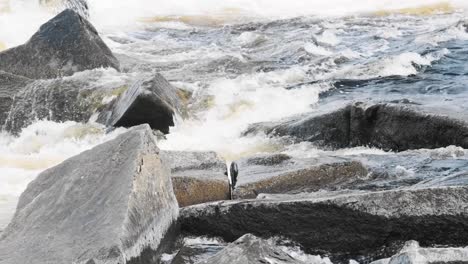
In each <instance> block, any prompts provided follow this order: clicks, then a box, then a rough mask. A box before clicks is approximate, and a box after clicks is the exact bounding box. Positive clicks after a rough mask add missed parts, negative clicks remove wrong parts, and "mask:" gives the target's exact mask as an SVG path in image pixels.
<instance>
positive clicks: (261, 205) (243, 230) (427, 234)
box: [180, 187, 468, 263]
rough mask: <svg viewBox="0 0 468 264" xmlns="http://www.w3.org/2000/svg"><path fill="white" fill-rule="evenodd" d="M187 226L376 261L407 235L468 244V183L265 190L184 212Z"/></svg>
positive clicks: (336, 257) (426, 242) (338, 258)
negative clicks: (310, 190) (384, 188)
mask: <svg viewBox="0 0 468 264" xmlns="http://www.w3.org/2000/svg"><path fill="white" fill-rule="evenodd" d="M180 220H181V225H182V230H183V231H185V232H186V233H188V234H196V235H211V236H219V237H222V238H224V239H226V240H227V241H235V240H236V239H238V238H239V237H241V236H243V235H245V234H248V233H252V234H254V235H257V236H261V237H264V238H265V237H275V236H280V237H284V238H287V239H291V240H292V241H295V242H297V243H299V244H300V245H301V246H302V248H303V249H304V250H305V251H306V252H308V253H311V254H317V255H321V256H330V257H331V259H332V261H335V262H336V263H347V262H348V260H349V259H355V260H357V261H360V262H369V261H372V260H376V259H381V258H388V257H390V256H392V255H394V254H395V253H397V252H398V250H399V249H400V248H401V245H403V244H404V243H405V242H406V241H408V240H417V241H419V242H420V243H421V246H424V247H428V246H433V245H453V246H465V245H466V244H467V243H468V239H467V238H468V231H467V230H468V221H467V220H468V191H467V187H442V188H425V189H403V190H391V191H379V192H360V191H340V192H317V193H310V194H297V195H268V194H265V195H259V199H255V200H239V201H224V202H214V203H209V204H204V205H195V206H190V207H186V208H183V209H182V210H181V219H180ZM335 262H334V263H335Z"/></svg>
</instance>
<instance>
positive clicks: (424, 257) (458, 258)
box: [371, 241, 468, 264]
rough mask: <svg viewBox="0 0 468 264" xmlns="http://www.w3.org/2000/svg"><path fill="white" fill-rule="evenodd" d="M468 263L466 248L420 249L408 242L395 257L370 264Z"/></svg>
mask: <svg viewBox="0 0 468 264" xmlns="http://www.w3.org/2000/svg"><path fill="white" fill-rule="evenodd" d="M422 263H439V264H443V263H446V264H449V263H451V264H455V263H460V264H461V263H468V247H467V248H421V247H420V246H419V243H418V242H416V241H409V242H408V243H406V245H405V247H404V248H403V249H402V250H401V251H400V252H399V253H398V254H396V255H395V256H393V257H391V258H387V259H382V260H378V261H374V262H372V263H371V264H422Z"/></svg>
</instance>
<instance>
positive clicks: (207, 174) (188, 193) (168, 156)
mask: <svg viewBox="0 0 468 264" xmlns="http://www.w3.org/2000/svg"><path fill="white" fill-rule="evenodd" d="M161 157H162V158H163V160H164V161H165V162H166V163H167V164H169V165H170V166H171V172H172V185H173V186H174V192H175V195H176V197H177V201H178V202H179V206H180V207H184V206H189V205H193V204H200V203H206V202H212V201H220V200H229V199H230V198H231V196H230V195H231V193H230V189H229V181H228V178H227V176H226V175H225V172H226V162H225V161H224V160H222V159H221V158H220V157H218V155H217V154H216V153H215V152H186V151H163V152H162V153H161Z"/></svg>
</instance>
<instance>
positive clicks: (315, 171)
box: [233, 154, 368, 199]
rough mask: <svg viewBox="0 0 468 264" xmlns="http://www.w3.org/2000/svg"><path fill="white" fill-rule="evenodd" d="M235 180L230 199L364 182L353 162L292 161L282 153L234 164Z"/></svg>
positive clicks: (361, 167) (357, 164)
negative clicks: (236, 172)
mask: <svg viewBox="0 0 468 264" xmlns="http://www.w3.org/2000/svg"><path fill="white" fill-rule="evenodd" d="M237 163H238V165H239V170H240V173H239V177H238V184H237V186H236V189H235V190H234V192H233V197H234V198H237V199H248V198H255V197H257V195H258V194H260V193H270V194H274V193H300V192H311V191H318V190H330V189H332V190H336V189H339V188H342V187H346V186H349V185H351V184H352V183H353V182H358V181H362V180H363V179H367V175H368V171H367V169H366V167H365V166H364V165H362V164H361V163H360V162H357V161H347V160H338V159H329V160H326V161H320V160H317V159H306V158H304V159H296V158H295V159H293V158H291V157H289V156H287V155H284V154H273V155H263V156H256V157H251V158H247V159H244V160H240V161H238V162H237Z"/></svg>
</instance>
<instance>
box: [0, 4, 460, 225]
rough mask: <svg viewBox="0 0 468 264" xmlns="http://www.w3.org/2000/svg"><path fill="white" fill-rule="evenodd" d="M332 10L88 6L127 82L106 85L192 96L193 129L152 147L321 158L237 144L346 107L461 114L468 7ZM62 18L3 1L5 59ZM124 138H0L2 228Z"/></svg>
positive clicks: (40, 131) (50, 127)
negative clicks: (255, 132) (79, 164)
mask: <svg viewBox="0 0 468 264" xmlns="http://www.w3.org/2000/svg"><path fill="white" fill-rule="evenodd" d="M326 2H327V4H324V1H315V0H292V1H284V0H278V1H271V0H226V1H218V0H185V1H163V0H138V1H124V0H117V1H116V0H91V1H89V6H90V20H91V22H92V23H93V24H94V25H95V26H96V28H97V29H98V31H99V32H100V33H101V36H102V37H103V38H104V40H105V41H106V43H107V44H108V45H109V46H110V47H111V49H112V50H113V52H114V53H115V54H116V56H117V57H118V58H119V59H120V60H121V64H122V67H123V70H124V73H117V72H115V71H109V70H103V76H105V77H103V78H109V79H122V80H123V79H126V78H127V76H128V75H132V74H140V73H142V74H149V73H150V72H153V71H159V72H161V73H162V74H163V75H164V76H165V77H166V78H167V79H168V80H170V81H171V82H172V84H173V85H174V86H176V87H178V88H183V89H186V90H189V91H190V92H192V94H193V98H192V100H191V102H190V107H189V108H190V113H189V114H190V115H189V118H187V119H185V120H182V119H179V120H178V122H177V125H176V127H174V128H173V129H172V130H171V133H170V134H169V135H168V136H167V139H166V140H163V141H161V142H160V143H159V144H160V146H161V148H164V149H176V150H215V151H217V152H218V153H219V154H220V155H222V156H224V157H225V158H226V159H228V160H234V159H237V158H239V157H243V156H246V155H249V154H254V153H259V152H272V151H284V152H287V153H289V154H291V155H298V156H305V155H307V156H310V155H320V153H322V152H321V150H317V149H314V148H313V147H311V146H309V145H308V144H300V145H293V146H291V145H287V144H285V143H284V142H282V141H278V140H274V139H269V138H267V137H265V136H262V135H259V136H253V137H241V132H242V131H243V130H245V129H246V128H247V126H248V125H249V124H251V123H255V122H261V121H272V120H277V119H281V118H286V117H288V116H291V115H295V114H301V113H307V112H311V111H317V110H318V109H320V110H321V109H324V108H327V107H331V106H336V105H337V104H345V103H347V102H350V101H353V100H366V101H367V100H375V101H392V100H401V99H407V100H410V101H413V102H415V103H419V104H425V105H429V106H433V107H438V108H444V109H448V110H450V111H452V112H459V113H460V112H463V111H466V110H467V108H468V104H467V99H466V98H468V97H467V95H468V94H467V93H468V89H466V86H465V83H467V81H468V75H467V73H468V69H467V66H466V63H465V62H466V61H467V60H468V45H467V40H468V33H467V31H466V30H467V29H466V28H465V26H464V24H463V21H464V20H465V17H466V12H465V7H466V6H468V4H466V1H444V2H440V1H428V0H411V1H408V0H406V1H403V0H397V1H395V0H386V1H365V0H330V1H326ZM56 12H57V8H54V7H50V6H49V7H44V6H39V5H38V4H37V3H35V1H32V0H11V1H9V3H7V1H5V0H0V50H1V49H3V48H8V47H13V46H15V45H19V44H21V43H24V42H25V41H26V40H27V39H28V38H29V37H30V36H31V35H32V34H33V33H34V32H35V31H36V30H37V29H38V27H39V26H40V25H41V24H42V23H44V22H46V21H47V20H48V19H50V18H51V17H52V16H53V15H54V14H55V13H56ZM76 78H79V76H78V77H76ZM123 131H124V129H119V130H116V131H114V132H112V133H111V134H106V133H105V132H104V128H102V127H100V126H98V125H94V124H85V125H83V124H76V123H73V122H67V123H63V124H58V123H53V122H48V121H37V122H36V123H35V124H33V125H31V126H29V127H27V128H25V129H24V130H23V132H22V133H21V134H20V135H19V136H17V137H13V136H11V135H7V134H1V135H0V143H1V144H0V229H1V228H2V227H4V226H5V225H6V224H7V223H8V221H9V219H10V217H11V215H12V213H13V212H14V207H15V205H16V200H17V198H18V196H19V195H20V193H21V192H22V191H23V190H24V188H25V187H26V185H27V183H28V182H29V181H31V180H32V179H33V178H34V177H35V176H36V175H37V174H38V173H39V172H40V171H42V170H44V169H46V168H48V167H51V166H53V165H56V164H58V163H59V162H61V161H63V160H64V159H66V158H68V157H71V156H73V155H76V154H77V153H80V152H81V151H83V150H85V149H89V148H91V147H92V146H95V145H96V144H99V143H101V142H104V141H106V140H109V139H111V138H113V137H115V136H116V135H118V134H119V133H121V132H123ZM461 151H462V152H463V150H461ZM335 154H337V155H359V154H363V155H364V154H365V155H385V154H386V153H385V152H383V151H381V150H377V149H368V148H358V149H351V150H340V151H339V152H336V153H335ZM396 169H398V167H397V168H396ZM400 169H401V170H402V171H403V172H406V171H405V168H404V167H401V168H400Z"/></svg>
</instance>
